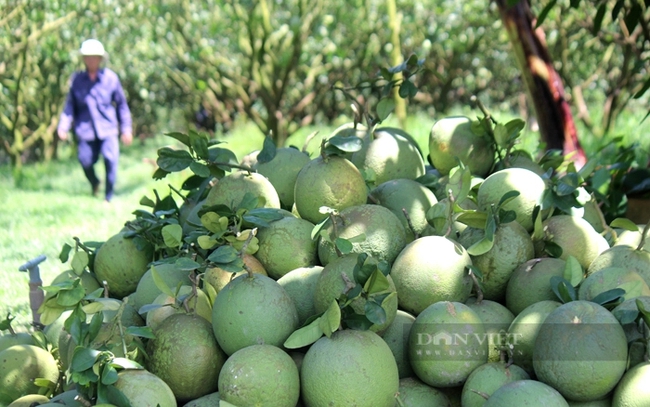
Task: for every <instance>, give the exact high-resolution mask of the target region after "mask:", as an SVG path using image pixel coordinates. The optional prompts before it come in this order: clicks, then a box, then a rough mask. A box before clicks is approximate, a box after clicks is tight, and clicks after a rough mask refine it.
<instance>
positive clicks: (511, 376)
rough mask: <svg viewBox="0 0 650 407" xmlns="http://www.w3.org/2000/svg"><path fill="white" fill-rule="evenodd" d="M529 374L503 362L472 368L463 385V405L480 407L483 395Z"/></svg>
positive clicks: (526, 378) (482, 402)
mask: <svg viewBox="0 0 650 407" xmlns="http://www.w3.org/2000/svg"><path fill="white" fill-rule="evenodd" d="M528 379H530V376H529V375H528V373H526V371H525V370H524V369H522V368H520V367H519V366H517V365H510V366H508V365H507V364H506V363H504V362H488V363H486V364H484V365H481V366H479V367H477V368H476V369H474V371H473V372H472V373H470V375H469V377H468V378H467V381H466V382H465V384H464V385H463V392H462V396H461V397H462V404H463V407H481V406H482V405H483V404H484V403H485V398H483V395H487V396H491V395H492V393H494V392H495V391H496V390H497V389H499V387H501V386H503V385H505V384H508V383H511V382H514V381H516V380H528Z"/></svg>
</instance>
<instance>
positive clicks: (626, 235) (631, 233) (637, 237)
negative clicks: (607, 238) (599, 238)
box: [614, 225, 650, 251]
mask: <svg viewBox="0 0 650 407" xmlns="http://www.w3.org/2000/svg"><path fill="white" fill-rule="evenodd" d="M642 232H643V225H641V226H639V227H638V228H637V230H622V231H618V235H617V237H616V240H615V241H614V246H629V247H632V248H634V249H636V248H637V247H639V244H640V243H641V236H643V234H642ZM643 250H645V251H650V234H648V235H647V236H646V238H645V242H644V244H643Z"/></svg>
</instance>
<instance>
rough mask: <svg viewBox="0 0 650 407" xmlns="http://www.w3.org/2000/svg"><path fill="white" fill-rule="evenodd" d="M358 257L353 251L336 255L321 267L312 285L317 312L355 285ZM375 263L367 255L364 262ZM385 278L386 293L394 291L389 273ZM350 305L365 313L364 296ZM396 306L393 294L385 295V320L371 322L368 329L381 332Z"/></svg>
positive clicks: (374, 259)
mask: <svg viewBox="0 0 650 407" xmlns="http://www.w3.org/2000/svg"><path fill="white" fill-rule="evenodd" d="M358 257H359V255H358V254H354V253H353V254H347V255H345V256H342V257H337V258H336V259H334V260H333V261H332V262H331V263H329V264H328V265H327V266H325V267H324V268H323V270H322V271H321V273H320V274H319V276H318V280H316V286H315V287H314V309H315V310H316V313H317V314H320V313H322V312H325V311H326V310H327V309H328V308H329V307H330V305H331V304H332V302H333V301H335V300H336V299H337V298H339V297H340V296H341V294H343V293H344V292H345V291H346V290H351V289H353V288H354V287H355V286H356V285H357V283H356V282H355V279H354V267H355V265H356V264H357V260H358ZM377 263H378V260H377V259H376V258H374V257H368V259H366V263H365V264H373V265H376V264H377ZM387 279H388V284H389V287H388V289H387V290H385V291H386V293H396V291H395V284H394V283H393V281H392V278H391V277H390V274H389V275H388V276H387ZM351 305H352V308H353V309H354V310H355V312H356V313H357V314H360V315H365V306H366V298H364V297H363V296H359V297H357V298H356V299H355V300H354V301H353V302H352V304H351ZM397 306H398V304H397V299H396V298H395V295H394V294H393V295H391V296H389V297H387V298H386V299H385V300H384V302H382V304H381V307H382V308H383V309H384V311H385V313H386V321H385V322H384V323H383V324H373V325H372V326H371V327H370V330H371V331H373V332H377V333H380V334H381V333H382V332H383V331H384V330H385V329H386V328H387V327H388V326H389V325H390V324H391V322H393V319H394V318H395V314H396V313H397Z"/></svg>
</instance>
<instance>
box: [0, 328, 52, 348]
mask: <svg viewBox="0 0 650 407" xmlns="http://www.w3.org/2000/svg"><path fill="white" fill-rule="evenodd" d="M52 343H54V344H56V342H52ZM14 345H36V342H35V341H34V337H33V336H32V335H31V334H30V333H28V332H15V333H6V334H4V335H0V352H2V351H3V350H5V349H7V348H8V347H10V346H14Z"/></svg>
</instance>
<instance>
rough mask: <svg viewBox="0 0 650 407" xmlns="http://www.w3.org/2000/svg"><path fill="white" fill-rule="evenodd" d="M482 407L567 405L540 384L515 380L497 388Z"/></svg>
mask: <svg viewBox="0 0 650 407" xmlns="http://www.w3.org/2000/svg"><path fill="white" fill-rule="evenodd" d="M483 407H569V403H567V401H566V399H564V397H562V395H561V394H560V393H559V392H558V391H557V390H555V389H554V388H553V387H551V386H548V385H546V384H544V383H542V382H538V381H535V380H517V381H514V382H511V383H508V384H506V385H503V386H501V387H500V388H498V389H497V390H496V391H495V392H494V393H493V394H492V396H490V398H488V399H487V401H486V402H485V404H483Z"/></svg>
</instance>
